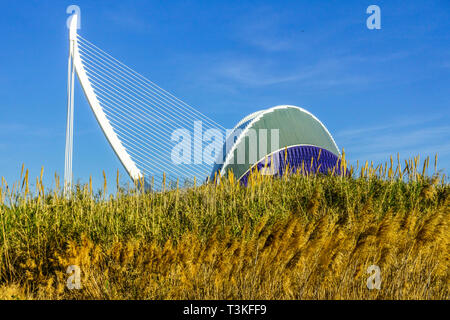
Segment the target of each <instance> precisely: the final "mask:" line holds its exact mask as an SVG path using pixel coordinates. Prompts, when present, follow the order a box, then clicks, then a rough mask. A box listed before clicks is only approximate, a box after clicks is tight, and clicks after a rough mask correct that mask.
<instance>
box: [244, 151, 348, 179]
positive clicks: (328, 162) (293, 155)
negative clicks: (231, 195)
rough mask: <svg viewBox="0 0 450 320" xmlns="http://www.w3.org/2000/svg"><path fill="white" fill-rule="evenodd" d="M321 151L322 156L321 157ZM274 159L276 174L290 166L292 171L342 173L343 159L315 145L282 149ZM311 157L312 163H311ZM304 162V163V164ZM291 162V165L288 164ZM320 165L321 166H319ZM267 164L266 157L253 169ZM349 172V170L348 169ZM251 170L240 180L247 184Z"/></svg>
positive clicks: (269, 157)
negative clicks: (276, 163)
mask: <svg viewBox="0 0 450 320" xmlns="http://www.w3.org/2000/svg"><path fill="white" fill-rule="evenodd" d="M319 152H320V157H319ZM273 159H274V160H278V165H275V166H274V167H275V168H277V167H278V170H277V169H275V176H282V175H283V174H284V173H285V171H286V168H287V167H289V171H290V172H297V171H300V172H301V171H302V167H303V173H316V172H320V173H323V174H328V173H329V172H332V171H333V168H334V173H335V174H337V175H340V174H341V160H340V159H339V158H338V156H336V155H335V154H334V153H332V152H330V151H328V150H326V149H323V148H319V147H315V146H294V147H289V148H287V149H283V150H280V151H278V152H276V153H274V154H273ZM311 159H313V161H312V165H311ZM271 162H272V156H268V157H267V167H268V168H270V167H271ZM302 163H304V165H303V166H302ZM288 164H289V166H288ZM319 165H320V167H319ZM265 166H266V159H264V160H262V161H260V162H258V163H257V164H255V165H254V166H253V167H252V170H255V168H258V171H260V170H261V169H262V168H264V167H265ZM269 170H270V169H269ZM347 174H348V170H347ZM249 175H250V171H249V172H247V173H246V174H244V175H243V176H242V177H241V178H240V179H239V181H240V182H241V183H242V184H244V185H247V181H248V177H249Z"/></svg>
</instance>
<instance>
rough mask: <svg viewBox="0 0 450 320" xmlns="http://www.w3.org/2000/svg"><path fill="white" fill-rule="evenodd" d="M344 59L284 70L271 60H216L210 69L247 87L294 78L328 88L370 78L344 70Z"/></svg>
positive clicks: (310, 86)
mask: <svg viewBox="0 0 450 320" xmlns="http://www.w3.org/2000/svg"><path fill="white" fill-rule="evenodd" d="M344 63H345V62H344ZM344 63H343V62H342V61H338V60H337V59H323V60H319V61H318V62H316V63H315V64H312V65H302V64H299V65H294V66H292V68H291V69H290V70H286V66H284V67H283V68H280V65H279V64H278V63H276V62H275V63H274V62H272V61H269V62H268V61H267V60H266V61H265V60H261V59H259V60H258V59H234V60H229V61H226V62H224V63H222V64H219V65H218V67H216V69H215V71H214V73H215V76H217V77H218V78H219V79H222V80H228V81H231V83H234V84H236V85H237V86H249V87H262V86H269V85H276V84H282V83H289V82H295V83H297V84H299V85H302V87H303V88H330V87H338V86H344V85H365V84H367V83H369V82H370V81H373V80H370V79H369V78H367V77H365V76H364V75H359V74H350V73H346V72H345V70H344Z"/></svg>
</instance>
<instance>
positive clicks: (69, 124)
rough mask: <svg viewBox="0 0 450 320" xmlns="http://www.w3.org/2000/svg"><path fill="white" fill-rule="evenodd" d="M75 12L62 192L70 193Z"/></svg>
mask: <svg viewBox="0 0 450 320" xmlns="http://www.w3.org/2000/svg"><path fill="white" fill-rule="evenodd" d="M77 21H78V16H77V14H76V13H75V14H73V15H72V17H71V20H70V28H69V60H68V66H67V127H66V154H65V166H64V193H65V194H66V195H68V194H70V190H71V188H72V153H73V107H74V86H75V65H74V63H73V54H74V48H75V41H76V37H77V28H78V25H77Z"/></svg>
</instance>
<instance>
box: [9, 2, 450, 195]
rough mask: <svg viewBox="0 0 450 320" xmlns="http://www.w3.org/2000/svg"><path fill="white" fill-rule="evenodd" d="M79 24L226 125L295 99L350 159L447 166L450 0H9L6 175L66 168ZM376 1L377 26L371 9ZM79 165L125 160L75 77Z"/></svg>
mask: <svg viewBox="0 0 450 320" xmlns="http://www.w3.org/2000/svg"><path fill="white" fill-rule="evenodd" d="M70 4H76V5H78V6H80V7H81V10H82V15H81V19H82V29H81V30H80V32H79V33H80V34H81V35H82V36H83V37H84V38H86V39H88V40H89V41H91V42H93V43H95V44H96V45H98V46H99V47H101V48H103V49H105V50H106V51H107V52H109V53H111V54H112V55H114V56H115V57H116V58H118V59H120V60H121V61H123V62H125V63H126V64H128V65H129V66H132V67H133V68H134V69H135V70H138V71H139V72H140V73H142V74H143V75H145V76H147V77H148V78H149V79H151V80H152V81H154V82H155V83H157V84H158V85H160V86H161V87H162V88H164V89H166V90H168V91H170V92H172V93H173V94H174V95H175V96H177V97H179V98H180V99H182V100H184V101H186V102H187V103H189V104H190V105H192V106H194V107H196V108H197V109H198V110H200V111H201V112H203V113H204V114H206V115H207V116H209V117H210V118H212V119H214V120H215V121H217V122H219V123H221V124H222V125H223V126H224V127H226V128H232V127H233V126H234V124H235V123H236V122H237V121H239V120H240V119H241V118H242V117H244V116H245V115H247V114H249V113H251V112H254V111H257V110H260V109H263V108H268V107H271V106H274V105H279V104H293V105H297V106H301V107H303V108H306V109H307V110H309V111H311V112H312V113H314V114H315V115H316V116H317V117H318V118H319V119H320V120H321V121H322V122H323V123H324V124H325V125H326V126H327V127H328V129H329V131H330V132H331V133H332V135H333V136H334V138H335V140H336V142H337V144H338V146H339V148H345V150H346V154H347V157H348V158H350V160H352V161H356V160H360V161H363V160H373V161H374V162H375V163H379V162H384V161H386V160H387V159H388V157H389V155H391V154H393V155H396V154H397V152H399V153H400V156H401V157H403V158H407V157H410V156H414V155H418V154H420V155H421V157H422V158H423V157H424V156H426V155H431V156H434V154H435V153H436V152H437V153H438V158H439V164H438V166H439V168H441V169H442V170H443V172H444V173H446V174H448V173H450V139H449V138H450V32H449V31H450V2H449V1H447V0H443V1H408V2H405V1H392V0H391V1H314V2H312V1H230V0H227V1H95V2H94V1H77V2H69V1H2V2H1V3H0V8H1V12H2V18H1V19H0V36H1V39H2V46H1V50H0V97H1V102H0V176H4V177H5V178H6V179H7V181H8V182H9V183H12V182H14V181H17V180H18V178H19V174H20V168H21V165H22V163H25V165H26V167H27V168H29V169H30V171H31V172H30V173H31V175H32V176H37V175H39V172H40V168H41V166H44V168H45V181H46V185H47V186H49V187H51V186H52V181H53V175H54V173H55V172H57V173H58V174H60V175H62V174H63V168H64V143H65V120H66V79H67V50H68V34H67V29H66V25H65V23H66V18H67V15H66V12H65V10H66V7H67V6H68V5H70ZM371 4H376V5H378V6H379V7H380V8H381V27H382V28H381V30H369V29H367V27H366V19H367V17H368V16H369V15H368V14H366V8H367V7H368V6H369V5H371ZM74 146H75V154H74V165H73V170H74V177H75V180H76V181H80V182H86V181H87V180H88V179H89V175H92V176H93V178H94V182H95V183H96V186H98V185H100V181H101V180H102V170H105V171H106V172H107V176H108V177H109V179H110V181H111V182H112V181H114V180H115V172H116V170H117V169H119V170H120V172H121V180H122V181H127V176H126V174H125V171H124V170H123V169H122V167H121V164H120V162H119V161H118V160H117V159H116V157H115V155H114V153H113V151H112V150H111V149H110V147H109V145H108V144H107V143H106V139H105V138H104V136H103V134H102V132H101V130H100V128H99V127H98V125H97V123H96V121H95V118H94V116H93V114H92V112H91V111H90V109H89V106H88V104H87V102H86V100H85V98H84V96H83V95H82V92H81V89H80V87H79V86H77V87H76V95H75V137H74Z"/></svg>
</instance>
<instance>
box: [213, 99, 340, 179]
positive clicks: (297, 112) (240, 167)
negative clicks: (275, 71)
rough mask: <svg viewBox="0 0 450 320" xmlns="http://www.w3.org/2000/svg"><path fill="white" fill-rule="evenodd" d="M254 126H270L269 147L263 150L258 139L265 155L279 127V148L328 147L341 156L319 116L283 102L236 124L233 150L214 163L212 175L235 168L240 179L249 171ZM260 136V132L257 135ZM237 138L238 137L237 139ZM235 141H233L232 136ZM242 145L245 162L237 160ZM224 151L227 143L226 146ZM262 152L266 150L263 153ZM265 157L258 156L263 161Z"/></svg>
mask: <svg viewBox="0 0 450 320" xmlns="http://www.w3.org/2000/svg"><path fill="white" fill-rule="evenodd" d="M251 129H254V130H255V131H256V132H258V131H259V130H260V129H267V147H266V148H265V150H264V149H263V150H260V147H259V145H260V142H259V138H258V151H257V153H258V155H259V156H262V158H263V157H264V156H265V155H267V154H270V153H271V152H272V151H275V150H272V145H271V138H272V137H271V129H278V130H279V145H278V147H279V148H284V147H291V146H295V145H311V146H316V147H320V148H323V149H326V150H328V151H330V152H332V153H333V154H335V155H336V156H340V152H339V149H338V147H337V145H336V143H335V141H334V139H333V137H332V136H331V134H330V133H329V131H328V130H327V128H326V127H325V126H324V125H323V124H322V122H321V121H320V120H319V119H317V118H316V117H315V116H314V115H313V114H311V113H310V112H308V111H307V110H305V109H303V108H300V107H296V106H291V105H280V106H275V107H272V108H269V109H265V110H261V111H257V112H254V113H252V114H250V115H248V116H246V117H245V118H243V119H242V120H241V121H239V122H238V124H237V125H236V126H235V127H234V129H233V132H232V134H231V135H229V137H228V138H227V140H229V141H230V142H229V143H230V145H232V147H231V148H229V150H230V151H229V152H228V153H227V154H226V155H225V157H224V161H223V164H219V163H218V164H216V165H215V166H214V169H213V172H212V174H211V177H212V178H213V177H214V175H215V173H216V172H218V171H219V170H220V174H221V175H222V176H223V175H224V174H226V172H227V171H228V170H230V169H231V170H233V173H234V175H235V176H236V177H237V178H240V177H241V176H242V175H243V174H244V173H245V172H247V171H248V169H249V167H250V166H251V165H252V164H253V163H250V161H249V160H250V159H249V157H248V154H249V146H248V144H249V143H248V142H246V141H248V140H249V139H248V135H249V134H250V131H251ZM256 136H257V137H258V136H259V135H258V134H257V135H256ZM234 137H235V138H234ZM233 138H234V139H235V141H234V142H233V141H231V139H233ZM239 148H244V149H245V155H246V159H245V163H243V164H242V163H236V162H237V161H235V159H236V155H237V151H236V150H238V149H239ZM223 149H224V154H225V150H226V146H225V145H224V148H223ZM261 153H264V155H262V154H261ZM260 158H261V157H258V160H260Z"/></svg>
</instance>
